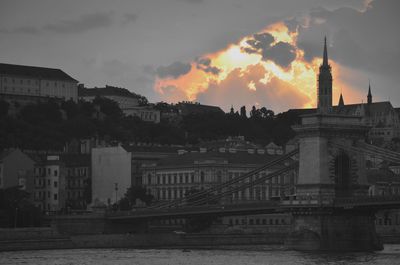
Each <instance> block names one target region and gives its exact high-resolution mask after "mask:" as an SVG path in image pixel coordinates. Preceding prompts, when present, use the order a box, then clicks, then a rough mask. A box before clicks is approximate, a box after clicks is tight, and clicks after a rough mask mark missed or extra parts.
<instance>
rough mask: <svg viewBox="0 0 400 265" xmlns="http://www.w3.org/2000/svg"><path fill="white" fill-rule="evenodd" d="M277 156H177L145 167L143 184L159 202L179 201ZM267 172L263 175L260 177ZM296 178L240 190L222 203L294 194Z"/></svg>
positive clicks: (253, 152)
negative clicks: (189, 194) (186, 195)
mask: <svg viewBox="0 0 400 265" xmlns="http://www.w3.org/2000/svg"><path fill="white" fill-rule="evenodd" d="M277 157H278V156H277V155H269V154H267V153H266V152H265V151H264V152H257V151H256V150H251V151H236V150H235V149H230V150H228V151H226V152H225V150H220V151H218V152H216V151H214V152H207V151H206V150H204V149H200V152H187V153H182V154H177V155H175V156H170V157H167V158H164V159H160V160H159V161H157V162H155V163H151V164H144V165H143V174H142V184H143V185H144V186H145V187H146V188H147V189H148V191H149V192H150V193H151V194H152V195H153V196H154V197H155V199H156V200H158V201H168V200H174V199H180V198H183V197H185V194H186V193H187V192H188V191H190V190H193V189H196V190H201V189H207V188H210V187H213V186H215V185H218V184H221V183H223V182H226V181H228V180H230V179H234V178H238V177H239V176H242V175H243V174H246V173H247V172H249V171H251V170H253V169H256V168H258V167H260V166H262V165H263V164H265V163H267V162H268V161H271V160H272V159H274V158H277ZM268 173H269V171H265V172H261V173H259V174H260V175H258V176H264V175H266V174H268ZM295 179H296V172H291V173H287V174H285V175H282V176H279V177H275V178H273V179H270V180H267V181H265V182H264V183H262V184H259V185H255V186H254V187H251V188H248V189H246V190H245V191H237V192H236V193H234V194H232V195H231V196H230V197H229V198H226V199H224V200H223V201H221V203H238V202H248V201H260V200H269V199H271V198H273V197H275V198H280V197H281V196H289V195H293V194H295V190H294V185H295ZM237 185H241V184H237Z"/></svg>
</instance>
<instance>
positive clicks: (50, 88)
mask: <svg viewBox="0 0 400 265" xmlns="http://www.w3.org/2000/svg"><path fill="white" fill-rule="evenodd" d="M77 84H78V81H77V80H75V79H73V78H72V77H71V76H69V75H68V74H66V73H65V72H63V71H62V70H60V69H52V68H44V67H36V66H25V65H14V64H4V63H0V96H1V97H2V98H5V99H14V100H19V99H21V100H25V99H26V98H38V99H40V98H43V97H50V98H58V99H63V100H70V99H72V100H73V101H75V102H77V101H78V87H77Z"/></svg>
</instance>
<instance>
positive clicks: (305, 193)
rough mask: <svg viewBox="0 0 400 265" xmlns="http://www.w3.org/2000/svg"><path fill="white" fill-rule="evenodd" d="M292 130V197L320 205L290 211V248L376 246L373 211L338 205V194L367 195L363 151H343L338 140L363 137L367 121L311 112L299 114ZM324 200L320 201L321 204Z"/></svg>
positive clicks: (346, 141) (349, 141) (345, 141)
mask: <svg viewBox="0 0 400 265" xmlns="http://www.w3.org/2000/svg"><path fill="white" fill-rule="evenodd" d="M293 129H294V130H295V131H296V133H297V137H298V140H299V149H300V153H299V154H300V156H299V176H298V182H297V186H296V192H297V200H299V201H304V200H308V201H310V202H315V203H316V204H317V203H319V204H321V205H320V207H309V208H306V207H304V209H300V210H299V209H298V210H296V211H293V212H292V214H293V230H292V231H293V232H292V233H291V234H290V235H289V237H288V238H287V240H286V245H287V247H288V248H291V249H302V250H316V249H325V250H377V249H381V247H382V245H381V244H380V242H379V240H378V237H377V236H376V232H375V224H374V212H373V211H368V210H365V209H364V210H362V211H361V210H358V211H354V210H351V209H349V210H343V209H342V210H338V209H337V208H335V207H333V206H334V202H335V200H336V199H337V198H347V197H352V198H354V197H364V196H367V194H368V183H367V179H366V174H365V158H364V155H363V154H360V153H356V152H352V153H351V152H348V151H347V150H346V149H342V148H340V147H338V145H334V144H330V143H340V144H341V145H342V146H354V145H356V144H357V143H358V142H360V141H361V142H362V141H365V138H366V136H367V132H368V130H369V127H368V126H365V125H363V123H362V121H361V117H360V116H346V115H338V114H335V113H316V114H310V115H304V116H302V117H301V125H296V126H294V127H293ZM321 202H323V203H321Z"/></svg>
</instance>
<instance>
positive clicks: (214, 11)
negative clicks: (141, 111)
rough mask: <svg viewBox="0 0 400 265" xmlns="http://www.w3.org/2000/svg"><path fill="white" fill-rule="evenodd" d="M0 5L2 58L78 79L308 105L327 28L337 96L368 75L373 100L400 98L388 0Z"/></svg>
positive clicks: (178, 94)
mask: <svg viewBox="0 0 400 265" xmlns="http://www.w3.org/2000/svg"><path fill="white" fill-rule="evenodd" d="M0 3H1V4H0V5H1V6H2V9H1V10H2V11H0V12H1V16H0V17H1V18H0V21H1V23H0V24H1V25H2V26H1V27H0V35H1V36H2V38H1V40H0V46H1V47H2V49H3V52H2V53H1V55H0V56H1V57H0V61H1V62H4V63H15V64H26V65H36V66H43V67H52V68H61V69H65V70H66V71H67V72H68V73H70V74H71V75H72V76H73V77H74V78H76V79H77V80H79V81H80V82H82V83H84V84H85V85H87V86H100V87H101V86H104V85H106V84H108V85H114V86H121V87H126V88H127V89H129V90H131V91H133V92H136V93H140V94H142V95H144V96H146V97H147V98H148V99H149V101H151V102H156V101H167V102H177V101H183V100H194V101H200V102H201V103H202V104H210V105H218V106H221V107H222V108H223V109H224V110H225V111H228V109H229V108H230V107H231V105H233V106H234V107H235V109H238V108H239V107H240V106H241V105H246V106H247V107H249V106H252V105H256V106H258V107H261V106H266V107H267V108H270V109H273V110H274V111H276V112H280V111H285V110H287V109H289V108H302V107H315V105H316V101H315V98H316V97H315V95H316V78H317V72H318V71H317V70H318V67H319V64H320V63H321V57H322V47H323V38H324V36H325V35H326V36H327V40H328V50H329V57H330V64H331V65H332V70H333V77H334V83H333V103H334V104H335V105H336V104H337V102H338V98H339V94H340V92H343V96H344V101H345V104H347V103H361V102H362V101H364V102H365V101H366V96H367V92H368V79H370V80H371V87H372V94H373V95H374V101H387V100H389V99H390V101H391V102H392V103H393V105H394V106H397V105H399V104H400V95H399V93H396V92H397V89H398V88H397V84H398V83H399V77H398V75H397V73H396V63H397V61H399V60H400V58H399V56H400V54H399V52H398V50H397V46H398V45H397V44H398V43H399V37H398V36H397V34H393V33H394V32H395V28H396V25H397V24H398V20H399V19H398V17H397V16H396V14H395V12H394V10H396V7H397V6H398V3H397V2H396V1H356V0H355V1H339V0H337V1H329V3H328V1H316V0H302V1H296V3H293V2H289V1H279V2H278V1H252V2H251V3H248V4H247V2H244V1H218V3H214V2H212V1H207V0H175V1H168V2H167V1H135V2H133V3H132V2H124V1H122V2H121V3H120V4H119V5H114V6H113V5H111V4H109V3H107V2H97V1H96V4H94V2H92V1H85V2H83V3H81V2H74V1H72V2H68V4H66V3H63V2H57V3H52V1H39V2H35V3H34V4H32V3H29V2H24V1H20V2H16V3H14V2H11V1H1V2H0ZM3 7H4V8H3ZM21 10H22V12H21ZM24 10H29V12H25V11H24ZM43 11H45V12H43ZM382 28H385V30H382Z"/></svg>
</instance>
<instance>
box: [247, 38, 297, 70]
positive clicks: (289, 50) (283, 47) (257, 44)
mask: <svg viewBox="0 0 400 265" xmlns="http://www.w3.org/2000/svg"><path fill="white" fill-rule="evenodd" d="M274 40H275V39H274V37H273V36H272V35H271V34H269V33H260V34H254V35H253V39H249V40H247V41H246V42H247V44H248V45H249V46H250V47H245V48H243V50H244V51H245V52H247V53H257V54H260V55H261V56H262V58H263V60H265V61H267V60H272V61H274V62H275V63H277V64H279V65H280V66H282V67H288V66H289V65H290V63H291V62H293V60H294V59H296V53H295V47H293V46H292V45H290V44H289V43H285V42H278V43H276V44H275V45H271V44H272V43H273V42H274Z"/></svg>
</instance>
